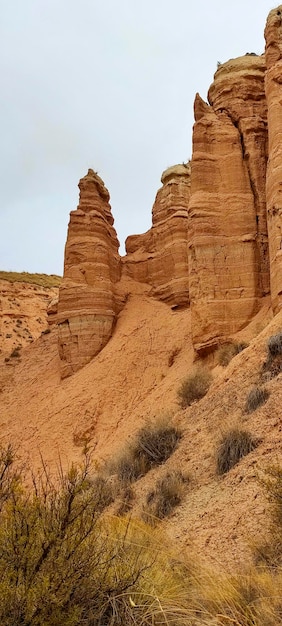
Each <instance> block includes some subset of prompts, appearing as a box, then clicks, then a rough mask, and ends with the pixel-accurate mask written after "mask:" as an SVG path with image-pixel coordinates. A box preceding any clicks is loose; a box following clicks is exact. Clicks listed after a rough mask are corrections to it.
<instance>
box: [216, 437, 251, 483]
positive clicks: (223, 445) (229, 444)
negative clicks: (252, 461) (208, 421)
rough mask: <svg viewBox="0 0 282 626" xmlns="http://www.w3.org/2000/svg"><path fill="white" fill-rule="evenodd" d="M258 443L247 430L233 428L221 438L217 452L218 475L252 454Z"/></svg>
mask: <svg viewBox="0 0 282 626" xmlns="http://www.w3.org/2000/svg"><path fill="white" fill-rule="evenodd" d="M258 443H259V440H258V439H255V438H254V437H253V436H252V434H251V433H250V432H249V431H247V430H240V429H239V428H233V429H231V430H228V431H227V432H226V433H225V434H224V435H223V436H222V438H221V440H220V442H219V445H218V448H217V452H216V465H217V473H218V474H226V472H229V470H230V469H231V468H232V467H234V465H237V463H239V461H240V459H242V458H243V457H244V456H246V455H247V454H249V452H252V450H254V449H255V448H256V447H257V445H258Z"/></svg>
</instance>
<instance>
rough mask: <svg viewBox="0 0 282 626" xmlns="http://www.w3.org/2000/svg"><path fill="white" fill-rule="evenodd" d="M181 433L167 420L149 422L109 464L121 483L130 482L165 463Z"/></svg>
mask: <svg viewBox="0 0 282 626" xmlns="http://www.w3.org/2000/svg"><path fill="white" fill-rule="evenodd" d="M181 436H182V433H181V431H180V430H179V429H178V428H177V427H175V426H171V425H170V424H169V423H168V422H167V420H163V419H161V420H157V421H156V422H150V423H148V424H147V425H146V426H144V427H143V428H141V430H139V432H138V433H137V434H136V436H135V439H134V441H133V443H132V444H131V445H129V446H127V448H126V449H125V450H124V452H123V453H122V454H121V456H120V457H119V458H118V460H117V461H116V462H115V463H113V464H111V465H110V466H109V470H110V472H111V473H112V474H117V476H118V478H119V480H120V481H121V482H122V483H131V482H134V481H135V480H138V478H141V477H142V476H145V474H147V472H149V471H150V469H152V467H156V466H157V465H161V464H162V463H165V461H166V460H167V459H168V458H169V457H170V456H171V454H172V453H173V452H174V450H175V449H176V447H177V445H178V443H179V441H180V439H181Z"/></svg>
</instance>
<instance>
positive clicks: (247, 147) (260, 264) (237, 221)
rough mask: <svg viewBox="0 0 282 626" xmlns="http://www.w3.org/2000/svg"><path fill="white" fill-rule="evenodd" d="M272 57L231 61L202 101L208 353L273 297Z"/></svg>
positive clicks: (193, 294)
mask: <svg viewBox="0 0 282 626" xmlns="http://www.w3.org/2000/svg"><path fill="white" fill-rule="evenodd" d="M264 74H265V62H264V57H258V56H256V55H245V56H243V57H240V58H238V59H231V60H230V61H228V62H227V63H224V64H223V65H222V66H220V68H219V69H218V71H217V72H216V74H215V79H214V83H213V84H212V86H211V88H210V90H209V104H206V103H205V102H203V100H202V99H201V98H200V96H199V95H197V96H196V100H195V125H194V130H193V156H192V176H191V198H190V203H189V211H188V225H189V231H188V245H189V274H190V282H189V291H190V303H191V323H192V338H193V344H194V346H195V348H196V350H197V351H202V352H204V351H208V350H210V349H213V348H214V347H215V346H216V345H217V344H218V343H220V342H222V341H224V340H228V338H229V337H230V335H232V334H233V333H236V332H237V331H238V330H240V329H241V328H243V327H244V326H245V325H246V324H247V323H248V322H249V321H250V320H251V319H252V317H253V315H254V314H255V313H256V311H257V310H258V308H259V302H260V298H261V296H262V295H264V294H266V293H268V292H269V267H268V242H267V227H266V219H265V177H266V161H267V112H266V101H265V95H264Z"/></svg>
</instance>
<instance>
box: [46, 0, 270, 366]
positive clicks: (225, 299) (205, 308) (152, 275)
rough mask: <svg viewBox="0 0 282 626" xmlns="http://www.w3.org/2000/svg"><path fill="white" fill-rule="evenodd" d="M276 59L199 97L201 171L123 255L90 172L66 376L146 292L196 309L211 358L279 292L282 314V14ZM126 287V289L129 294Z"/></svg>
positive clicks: (181, 169) (76, 235) (175, 172)
mask: <svg viewBox="0 0 282 626" xmlns="http://www.w3.org/2000/svg"><path fill="white" fill-rule="evenodd" d="M265 38H266V55H261V56H257V55H256V54H254V53H247V54H246V55H245V56H242V57H240V58H238V59H231V60H230V61H227V62H226V63H224V64H222V65H220V66H219V68H218V70H217V72H216V73H215V76H214V82H213V83H212V85H211V87H210V89H209V92H208V103H206V102H204V101H203V100H202V99H201V98H200V96H199V95H197V96H196V99H195V105H194V111H195V125H194V129H193V155H192V161H191V164H190V163H189V164H182V165H176V166H173V167H171V168H169V169H168V170H166V171H165V172H164V173H163V175H162V179H161V181H162V187H161V189H159V191H158V193H157V195H156V200H155V203H154V206H153V209H152V228H151V229H150V230H149V231H148V232H146V233H144V234H142V235H133V236H130V237H128V238H127V240H126V255H125V257H123V258H120V257H119V255H118V241H117V238H116V233H115V231H114V229H113V218H112V215H111V210H110V205H109V194H108V191H107V190H106V189H105V186H104V184H103V182H102V180H101V179H100V178H99V176H97V175H96V174H94V172H93V171H92V170H89V172H88V174H87V176H86V177H85V178H83V179H82V180H81V181H80V185H79V186H80V202H79V207H78V209H77V211H74V212H72V213H71V219H70V225H69V233H68V240H67V245H66V255H65V271H64V280H63V283H62V286H61V288H60V295H59V303H58V312H57V313H56V306H55V304H56V303H52V305H51V306H50V309H49V318H50V323H52V322H54V321H57V322H59V351H60V358H61V362H62V375H63V376H65V375H68V374H70V373H71V372H73V371H75V370H77V369H78V368H80V367H81V366H82V365H84V364H85V363H87V362H88V361H89V360H90V359H91V358H92V357H93V356H94V355H95V354H97V353H98V352H99V351H100V350H101V349H102V348H103V346H104V345H105V344H106V342H107V341H108V339H109V338H110V337H111V334H112V331H113V327H114V322H115V318H116V315H117V314H118V313H119V311H120V310H121V308H122V306H123V305H124V302H125V299H126V298H125V295H128V294H130V293H133V292H136V293H137V291H138V290H139V291H140V290H143V291H145V292H146V293H147V295H149V296H151V297H154V298H157V299H159V300H161V301H163V302H165V303H167V304H168V305H170V306H171V307H173V308H174V307H175V308H177V307H182V306H188V305H189V304H190V306H191V326H192V341H193V345H194V348H195V350H196V351H197V352H199V353H202V354H204V353H205V352H209V351H210V350H213V349H214V348H215V347H216V346H217V345H218V344H220V343H222V342H225V341H228V340H230V338H231V337H232V335H233V334H234V333H236V332H238V331H239V330H241V329H242V328H243V327H244V326H245V325H246V324H248V323H249V321H250V320H251V319H252V318H253V316H254V315H255V314H256V312H257V311H258V309H259V307H260V305H261V298H262V297H263V296H265V295H267V294H268V293H269V292H271V298H272V305H273V310H274V312H277V311H278V310H279V309H280V308H281V306H282V5H281V6H280V7H278V8H277V9H275V10H273V11H271V12H270V14H269V17H268V20H267V24H266V29H265ZM125 285H126V287H125Z"/></svg>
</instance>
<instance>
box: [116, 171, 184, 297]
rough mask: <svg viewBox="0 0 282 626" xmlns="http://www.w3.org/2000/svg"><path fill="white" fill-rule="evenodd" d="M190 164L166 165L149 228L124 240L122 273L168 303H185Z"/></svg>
mask: <svg viewBox="0 0 282 626" xmlns="http://www.w3.org/2000/svg"><path fill="white" fill-rule="evenodd" d="M190 175H191V168H190V164H189V163H187V164H182V165H175V166H174V167H170V168H168V169H167V170H166V171H165V172H164V173H163V174H162V177H161V182H162V184H163V186H162V187H161V188H160V189H159V191H158V193H157V195H156V199H155V203H154V205H153V209H152V228H151V229H150V230H149V231H148V232H147V233H145V234H143V235H133V236H131V237H128V238H127V240H126V257H125V258H124V259H123V273H124V275H126V276H129V277H130V278H132V279H134V280H135V281H138V282H142V283H146V284H148V285H150V287H151V290H150V295H152V296H153V297H156V298H158V299H159V300H163V301H164V302H167V303H168V304H170V305H171V306H185V305H187V304H188V303H189V276H188V247H187V228H188V204H189V198H190V185H191V182H190Z"/></svg>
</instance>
